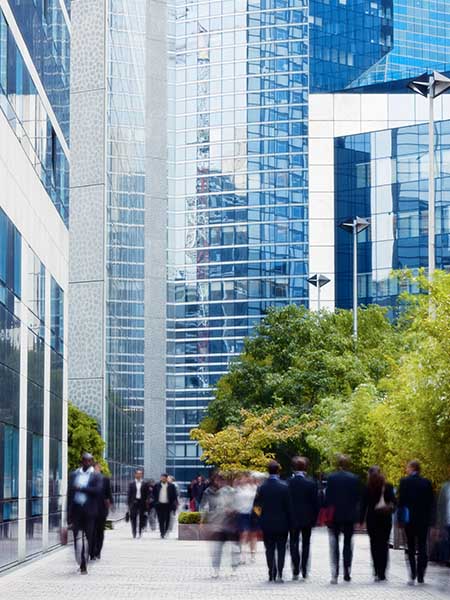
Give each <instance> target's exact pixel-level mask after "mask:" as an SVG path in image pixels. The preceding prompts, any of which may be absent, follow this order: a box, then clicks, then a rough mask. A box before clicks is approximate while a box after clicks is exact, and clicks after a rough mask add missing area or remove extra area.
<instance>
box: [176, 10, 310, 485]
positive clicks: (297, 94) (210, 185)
mask: <svg viewBox="0 0 450 600" xmlns="http://www.w3.org/2000/svg"><path fill="white" fill-rule="evenodd" d="M172 18H173V22H172V23H171V25H172V29H173V32H174V36H175V40H176V43H175V44H174V46H173V48H172V52H171V56H170V59H171V60H170V76H169V79H170V85H171V88H170V89H171V91H172V95H171V97H170V100H171V102H170V107H171V108H170V115H169V118H170V123H171V131H170V133H169V139H170V140H171V147H170V167H169V281H168V328H167V338H168V350H167V351H168V358H167V467H168V469H169V471H170V472H171V473H173V474H174V475H175V476H176V478H177V479H179V480H181V481H183V482H187V481H189V480H190V479H191V478H192V477H194V476H195V474H196V473H197V471H198V468H199V464H200V462H199V455H198V452H199V450H198V448H197V446H196V444H195V443H193V442H191V441H190V439H189V431H190V429H191V428H192V427H193V426H195V425H196V424H197V423H198V421H199V419H201V418H202V416H203V414H204V410H205V408H206V407H207V405H208V402H209V401H210V399H211V398H212V394H213V389H214V386H215V384H216V383H217V381H218V379H219V378H220V376H221V375H223V374H224V373H225V372H226V371H227V369H228V365H229V361H230V359H232V358H233V357H234V356H236V355H237V354H238V353H239V352H240V351H241V349H242V344H243V339H244V337H245V336H247V335H249V334H250V332H251V331H252V329H253V327H254V326H255V324H257V323H258V322H259V321H260V319H261V316H262V315H263V314H264V311H265V310H266V309H267V308H268V307H269V306H274V305H278V306H282V305H284V304H288V303H291V302H298V303H302V302H307V289H306V287H307V284H306V281H305V274H306V273H307V270H308V267H307V260H308V248H307V244H308V234H307V217H308V211H307V187H308V177H307V135H308V130H307V115H308V88H309V77H308V3H307V2H306V0H304V1H298V0H295V1H294V0H220V1H213V0H210V1H208V2H202V1H201V0H197V1H196V2H187V1H186V0H182V1H178V2H177V3H176V5H175V6H173V11H172Z"/></svg>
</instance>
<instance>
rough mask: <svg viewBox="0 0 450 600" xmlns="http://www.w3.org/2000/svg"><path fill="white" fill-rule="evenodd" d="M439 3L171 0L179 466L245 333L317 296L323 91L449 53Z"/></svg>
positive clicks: (193, 467)
mask: <svg viewBox="0 0 450 600" xmlns="http://www.w3.org/2000/svg"><path fill="white" fill-rule="evenodd" d="M435 4H436V3H435V2H425V3H420V6H419V5H418V4H417V3H410V2H406V3H405V2H404V1H403V0H399V1H396V0H310V1H308V0H301V1H296V2H293V0H208V1H202V0H178V1H176V2H175V1H173V2H171V3H169V27H170V31H171V37H170V38H169V42H170V45H169V194H168V197H169V207H168V226H169V237H168V308H167V393H166V398H167V466H168V469H169V470H170V471H171V472H173V473H174V474H175V475H176V477H177V479H180V480H182V481H183V482H187V481H189V480H190V479H191V478H192V477H194V476H195V475H196V473H197V471H198V469H199V466H200V464H201V463H200V461H199V449H198V448H197V446H196V444H194V443H193V442H192V441H191V440H190V439H189V431H190V429H191V428H192V427H193V426H195V425H196V424H197V423H198V422H199V420H201V418H202V416H203V415H204V414H205V409H206V407H207V405H208V403H209V401H210V400H211V398H212V397H213V393H214V386H215V385H216V383H217V381H218V379H219V378H220V377H221V375H223V374H224V373H225V372H226V371H227V369H228V365H229V363H230V360H232V359H233V357H234V356H236V355H238V354H239V352H240V351H241V350H242V345H243V340H244V338H245V336H247V335H249V334H251V332H252V331H253V328H254V327H255V325H256V324H258V323H259V321H260V319H261V318H262V317H263V315H264V312H265V310H266V309H267V308H268V307H269V306H283V305H285V304H289V303H304V304H308V302H309V292H308V289H307V283H306V277H307V274H308V273H309V270H310V265H309V244H310V240H309V232H310V228H311V215H312V218H313V219H319V220H320V219H321V218H322V215H321V214H320V212H321V210H322V209H321V208H320V207H321V206H325V204H326V202H328V200H327V201H326V202H325V204H322V201H323V200H322V199H321V198H320V197H319V196H320V193H319V192H318V193H317V194H316V193H314V194H313V195H312V196H311V200H310V187H311V182H310V179H309V171H308V167H309V156H308V154H309V131H308V129H309V128H308V124H309V107H310V99H311V93H313V92H318V91H322V92H324V91H329V92H337V91H340V90H344V89H346V88H351V87H352V86H354V85H364V84H365V82H366V79H367V78H368V77H369V74H370V73H372V70H373V72H374V73H375V72H376V73H378V75H377V81H390V80H391V79H398V78H399V77H400V76H401V74H405V73H406V74H409V73H410V72H411V69H415V70H416V71H417V70H424V69H425V68H426V67H428V68H432V67H433V66H434V65H435V64H436V63H438V64H439V65H442V64H443V63H445V61H446V55H447V50H446V49H445V50H444V49H443V48H442V47H441V44H442V40H443V38H444V37H445V35H446V33H445V31H444V29H443V28H442V26H441V23H438V21H439V20H441V21H442V20H443V17H445V18H446V20H447V21H448V8H447V7H446V6H445V5H443V4H442V3H437V4H438V5H439V6H435ZM436 11H437V12H436ZM405 28H406V29H407V31H408V32H411V33H405V31H404V30H405ZM418 28H419V29H420V31H421V34H423V37H421V36H419V37H417V38H414V36H413V35H412V32H413V30H414V31H417V29H418ZM426 31H429V32H430V35H428V36H426V35H425V32H426ZM428 44H429V45H428ZM412 45H414V48H412ZM402 57H403V58H402ZM405 57H410V58H409V61H408V60H404V59H405ZM390 58H392V61H391V62H389V61H390ZM383 65H384V70H383ZM344 102H345V101H344ZM349 120H352V117H349ZM318 125H319V124H318V123H316V129H318ZM316 134H317V135H319V137H320V135H326V134H324V132H321V133H320V132H315V135H316ZM316 147H318V145H317V144H316ZM321 169H323V167H322V166H321ZM317 176H318V177H320V175H319V173H317ZM316 183H317V179H316V175H315V180H314V182H313V185H316ZM319 187H320V186H319ZM332 193H334V188H333V190H332ZM311 202H314V203H317V206H316V204H314V205H311ZM331 206H334V205H333V200H331V205H330V207H331ZM333 215H334V209H333V208H331V212H330V216H331V221H332V219H333ZM324 216H325V215H324ZM327 231H328V230H327ZM331 231H333V227H331ZM331 235H333V234H331ZM333 243H334V238H333ZM319 262H320V261H319ZM149 443H150V444H151V440H149Z"/></svg>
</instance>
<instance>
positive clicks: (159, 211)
mask: <svg viewBox="0 0 450 600" xmlns="http://www.w3.org/2000/svg"><path fill="white" fill-rule="evenodd" d="M167 9H168V7H167V0H149V1H148V3H147V87H146V95H147V99H146V117H147V139H146V146H147V180H146V190H147V194H146V211H145V236H146V239H145V245H146V247H145V400H144V431H145V441H144V466H145V472H146V476H147V477H157V476H159V474H160V473H161V472H162V471H163V470H165V467H166V296H167V293H166V289H167V288H166V286H167V283H166V252H167V241H166V240H167V83H168V82H167V65H168V50H167V16H168V15H167Z"/></svg>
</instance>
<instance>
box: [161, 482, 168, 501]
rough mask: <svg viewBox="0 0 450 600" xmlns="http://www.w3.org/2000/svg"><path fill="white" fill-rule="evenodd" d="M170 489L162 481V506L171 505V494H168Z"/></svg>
mask: <svg viewBox="0 0 450 600" xmlns="http://www.w3.org/2000/svg"><path fill="white" fill-rule="evenodd" d="M168 487H169V484H168V483H167V482H166V483H163V482H162V481H161V490H160V492H159V503H160V504H168V503H169V494H168V492H167V489H168Z"/></svg>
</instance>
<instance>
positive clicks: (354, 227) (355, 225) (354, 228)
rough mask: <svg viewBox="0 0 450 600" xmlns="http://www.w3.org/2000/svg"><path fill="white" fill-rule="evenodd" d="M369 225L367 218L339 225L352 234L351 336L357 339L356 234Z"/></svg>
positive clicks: (349, 220) (356, 218) (347, 220)
mask: <svg viewBox="0 0 450 600" xmlns="http://www.w3.org/2000/svg"><path fill="white" fill-rule="evenodd" d="M369 226H370V221H369V220H368V219H363V218H362V217H355V218H354V219H346V220H345V221H343V222H342V223H341V224H340V225H339V227H340V228H341V229H343V230H344V231H347V232H348V233H351V234H352V236H353V338H354V339H355V341H356V340H357V339H358V234H360V233H361V232H363V231H364V230H365V229H367V228H368V227H369Z"/></svg>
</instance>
